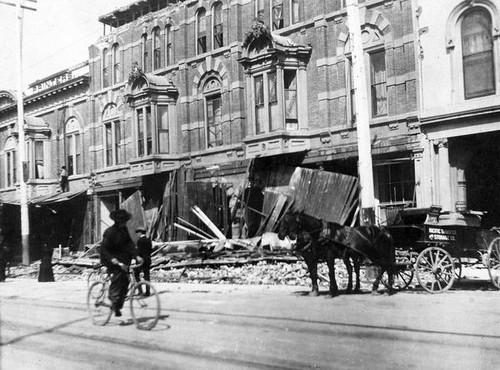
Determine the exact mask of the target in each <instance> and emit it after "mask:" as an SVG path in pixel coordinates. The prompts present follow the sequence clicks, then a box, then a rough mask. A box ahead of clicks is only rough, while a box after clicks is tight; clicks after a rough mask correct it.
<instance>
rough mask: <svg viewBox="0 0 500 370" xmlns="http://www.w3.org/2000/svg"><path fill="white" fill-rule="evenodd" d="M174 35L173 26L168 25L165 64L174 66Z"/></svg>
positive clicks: (166, 29)
mask: <svg viewBox="0 0 500 370" xmlns="http://www.w3.org/2000/svg"><path fill="white" fill-rule="evenodd" d="M172 45H173V33H172V25H170V24H169V25H168V26H167V27H165V63H166V65H167V66H168V65H170V64H172V62H173V60H174V55H173V49H172Z"/></svg>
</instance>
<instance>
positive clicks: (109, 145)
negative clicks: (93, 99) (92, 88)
mask: <svg viewBox="0 0 500 370" xmlns="http://www.w3.org/2000/svg"><path fill="white" fill-rule="evenodd" d="M102 122H103V125H104V148H105V149H104V151H105V156H104V163H105V165H106V166H107V167H109V166H115V165H117V164H121V163H125V161H126V158H125V139H124V131H123V130H124V128H123V127H122V126H123V125H122V122H121V120H120V118H119V117H118V110H117V108H116V105H115V104H109V105H108V106H107V107H106V109H104V112H103V114H102Z"/></svg>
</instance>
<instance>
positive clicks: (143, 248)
mask: <svg viewBox="0 0 500 370" xmlns="http://www.w3.org/2000/svg"><path fill="white" fill-rule="evenodd" d="M152 250H153V244H152V243H151V240H149V238H148V237H146V235H141V236H140V237H139V239H137V254H138V255H139V256H141V257H142V258H143V259H144V262H151V251H152Z"/></svg>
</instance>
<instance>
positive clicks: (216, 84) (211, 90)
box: [203, 78, 224, 148]
mask: <svg viewBox="0 0 500 370" xmlns="http://www.w3.org/2000/svg"><path fill="white" fill-rule="evenodd" d="M203 94H204V95H205V104H206V118H205V119H206V128H207V147H208V148H213V147H216V146H221V145H223V144H224V133H223V127H222V99H221V83H220V81H219V80H218V79H216V78H212V79H210V80H208V81H207V82H206V83H205V86H204V88H203Z"/></svg>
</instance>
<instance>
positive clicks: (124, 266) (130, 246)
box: [100, 209, 143, 316]
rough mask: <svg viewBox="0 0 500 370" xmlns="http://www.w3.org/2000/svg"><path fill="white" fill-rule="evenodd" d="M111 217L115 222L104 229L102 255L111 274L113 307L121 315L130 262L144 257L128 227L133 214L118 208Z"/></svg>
mask: <svg viewBox="0 0 500 370" xmlns="http://www.w3.org/2000/svg"><path fill="white" fill-rule="evenodd" d="M109 217H110V218H111V219H112V220H113V221H114V222H115V223H114V224H113V225H112V226H110V227H108V228H107V229H106V230H105V231H104V234H103V238H102V243H101V248H100V255H101V263H102V264H103V265H104V266H106V267H107V268H108V272H109V274H110V276H111V284H110V287H109V299H110V301H111V309H112V310H113V311H114V313H115V316H121V315H122V313H121V311H120V310H121V309H122V307H123V302H124V301H125V297H126V296H127V290H128V284H129V275H128V268H129V266H130V262H131V261H132V259H133V258H135V259H136V260H137V262H139V263H141V262H143V259H142V258H141V257H140V256H138V255H137V252H136V249H135V245H134V242H133V241H132V238H131V237H130V234H129V232H128V229H127V222H128V221H129V220H130V219H131V218H132V215H131V214H130V213H128V212H127V211H126V210H124V209H118V210H116V211H113V212H111V213H110V214H109Z"/></svg>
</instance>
